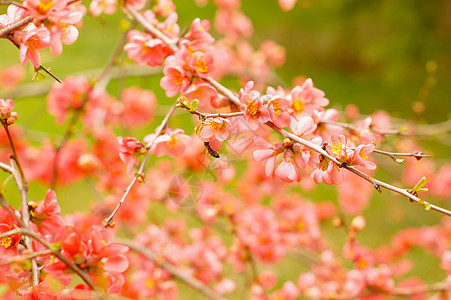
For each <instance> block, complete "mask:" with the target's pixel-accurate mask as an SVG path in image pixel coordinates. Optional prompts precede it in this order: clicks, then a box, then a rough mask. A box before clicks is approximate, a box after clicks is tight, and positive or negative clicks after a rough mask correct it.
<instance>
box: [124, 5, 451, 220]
mask: <svg viewBox="0 0 451 300" xmlns="http://www.w3.org/2000/svg"><path fill="white" fill-rule="evenodd" d="M125 7H126V8H127V9H128V10H129V11H130V13H131V14H132V15H133V17H134V18H135V19H136V21H137V22H138V23H139V24H140V25H141V26H143V28H145V29H146V30H147V31H148V32H150V33H152V34H154V35H155V36H156V37H158V38H160V39H161V40H162V41H163V42H165V43H166V44H167V45H168V46H169V47H170V48H171V49H172V50H173V51H176V50H177V49H178V48H177V47H176V45H177V42H175V43H174V41H173V40H172V39H169V38H168V37H167V36H166V35H164V34H163V33H162V32H161V31H160V30H158V29H157V28H156V27H155V26H153V25H152V24H150V23H149V22H147V20H146V19H144V18H143V17H142V16H141V15H140V14H139V13H137V12H136V10H134V9H133V8H132V7H131V6H130V5H128V4H125ZM203 80H205V81H206V82H208V83H210V85H211V86H213V87H214V88H215V89H216V90H217V91H218V92H219V93H221V94H222V95H224V96H226V97H227V98H229V100H230V101H231V102H232V103H233V104H234V105H236V106H237V107H239V108H241V109H245V108H246V106H245V105H244V104H243V103H241V101H240V99H239V98H238V97H237V96H236V95H235V94H234V93H233V92H232V91H231V90H229V89H228V88H226V87H225V86H223V85H222V84H220V83H219V82H218V81H216V80H215V79H214V78H212V77H207V78H204V79H203ZM333 123H335V122H333ZM343 124H345V123H343ZM266 125H268V126H269V127H271V128H272V129H274V130H275V131H277V132H278V133H279V134H281V135H282V136H283V137H287V138H289V139H291V140H293V141H296V142H298V143H300V144H301V145H304V146H306V147H307V148H310V149H312V150H314V151H316V152H318V153H320V154H321V155H323V156H324V157H327V158H328V159H329V160H331V161H333V162H334V163H336V164H337V165H338V166H340V167H342V168H345V169H346V170H348V171H350V172H352V173H354V174H356V175H358V176H360V177H362V178H363V179H365V180H367V181H368V182H370V183H371V184H372V185H373V186H374V188H375V189H376V190H378V191H379V192H381V187H383V188H386V189H388V190H391V191H393V192H395V193H398V194H401V195H404V196H406V197H407V198H409V199H410V200H411V201H414V202H417V203H419V204H422V205H423V206H424V207H425V208H426V209H427V210H429V209H433V210H435V211H438V212H441V213H443V214H445V215H447V216H451V211H449V210H447V209H444V208H441V207H439V206H436V205H432V204H429V203H427V202H425V201H423V200H421V199H420V198H418V197H416V196H414V195H412V194H410V193H409V192H408V191H407V190H404V189H401V188H398V187H395V186H393V185H390V184H388V183H385V182H383V181H380V180H377V179H374V178H372V177H370V176H369V175H367V174H365V173H364V172H362V171H359V170H357V169H355V168H354V167H351V166H348V165H347V164H346V163H340V162H338V161H337V160H336V159H335V158H334V157H332V156H330V155H329V154H328V153H327V152H326V151H325V150H323V149H322V148H321V147H319V146H317V145H315V144H313V143H310V142H309V141H307V140H304V139H302V138H300V137H298V136H296V135H294V134H292V133H289V132H287V131H286V130H284V129H279V128H277V127H276V126H274V124H272V123H271V122H268V123H266ZM348 125H349V124H348ZM340 126H341V125H340ZM375 132H377V133H380V134H399V135H403V134H402V133H401V132H399V131H384V132H382V131H375Z"/></svg>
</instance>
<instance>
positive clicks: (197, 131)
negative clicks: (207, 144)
mask: <svg viewBox="0 0 451 300" xmlns="http://www.w3.org/2000/svg"><path fill="white" fill-rule="evenodd" d="M203 127H204V123H200V124H199V125H197V126H196V128H194V132H195V133H196V134H199V133H200V132H201V131H202V128H203Z"/></svg>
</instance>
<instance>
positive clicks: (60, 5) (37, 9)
mask: <svg viewBox="0 0 451 300" xmlns="http://www.w3.org/2000/svg"><path fill="white" fill-rule="evenodd" d="M67 2H68V0H56V1H54V0H25V1H24V3H23V5H24V7H26V8H27V9H28V11H29V12H30V13H31V15H32V16H33V18H35V19H36V20H40V21H42V20H44V19H46V18H48V17H49V16H58V14H60V13H61V12H62V11H63V10H64V9H65V8H66V6H67Z"/></svg>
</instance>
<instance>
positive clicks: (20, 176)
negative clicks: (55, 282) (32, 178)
mask: <svg viewBox="0 0 451 300" xmlns="http://www.w3.org/2000/svg"><path fill="white" fill-rule="evenodd" d="M1 123H2V126H3V128H4V129H5V132H6V136H7V137H8V141H9V145H10V148H11V151H12V153H13V154H12V155H11V157H10V164H11V171H12V172H11V175H12V176H13V178H14V181H15V182H16V185H17V189H18V190H19V193H20V199H21V202H22V220H23V224H22V226H23V227H24V228H26V229H28V228H29V222H30V212H29V211H28V183H27V180H26V178H25V174H24V172H23V169H22V166H21V165H20V161H19V157H18V156H17V152H16V148H15V146H14V142H13V140H12V137H11V134H10V132H9V129H8V126H9V125H8V124H7V122H6V120H4V119H2V120H1ZM17 171H18V172H17ZM5 202H6V201H5ZM25 246H26V247H27V249H28V250H33V245H32V243H31V240H30V238H29V237H28V236H27V237H25ZM31 274H32V281H33V285H34V286H38V285H39V268H38V264H37V262H36V260H35V259H32V260H31Z"/></svg>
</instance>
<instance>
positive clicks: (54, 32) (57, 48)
mask: <svg viewBox="0 0 451 300" xmlns="http://www.w3.org/2000/svg"><path fill="white" fill-rule="evenodd" d="M82 17H83V13H81V12H80V11H75V10H66V11H64V13H63V14H61V15H59V16H58V18H51V21H52V24H53V26H52V27H51V29H50V51H51V52H52V54H53V55H55V56H58V55H60V54H61V52H62V51H63V44H65V45H71V44H73V43H74V42H75V41H76V40H77V38H78V29H77V28H76V27H75V26H74V25H73V24H76V23H78V22H80V21H81V19H82Z"/></svg>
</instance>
